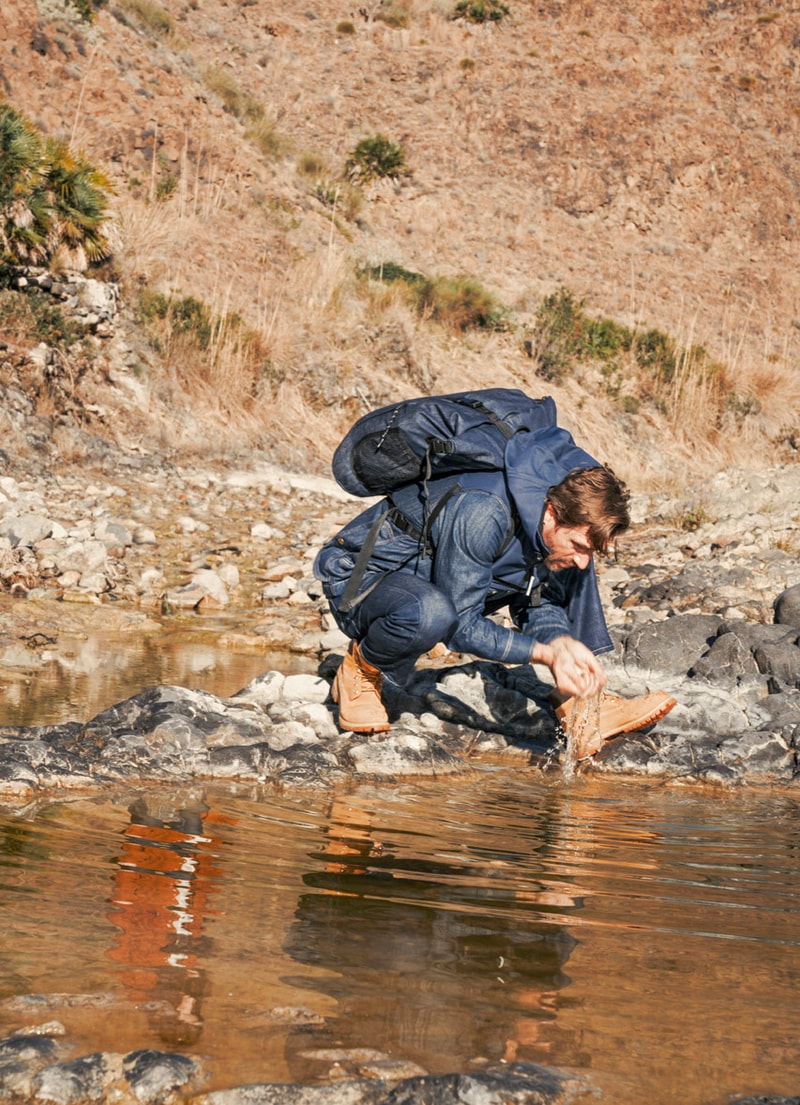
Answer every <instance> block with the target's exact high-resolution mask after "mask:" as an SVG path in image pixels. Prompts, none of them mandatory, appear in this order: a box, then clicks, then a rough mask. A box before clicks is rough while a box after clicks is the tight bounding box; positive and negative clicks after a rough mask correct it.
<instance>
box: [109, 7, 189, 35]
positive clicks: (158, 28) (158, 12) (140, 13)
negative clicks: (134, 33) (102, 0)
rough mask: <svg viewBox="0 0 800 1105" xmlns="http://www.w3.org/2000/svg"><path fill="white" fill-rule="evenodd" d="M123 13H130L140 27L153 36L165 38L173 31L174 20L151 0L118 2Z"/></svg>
mask: <svg viewBox="0 0 800 1105" xmlns="http://www.w3.org/2000/svg"><path fill="white" fill-rule="evenodd" d="M119 4H120V7H121V8H122V9H123V11H127V12H132V13H133V14H134V15H135V16H136V17H137V18H138V20H139V22H140V23H141V24H142V26H143V27H144V28H145V29H146V30H148V31H150V32H152V33H153V34H155V35H159V36H160V37H162V38H167V37H168V36H169V35H171V34H173V33H174V31H175V20H174V19H173V18H172V16H171V15H170V14H169V12H167V11H165V10H164V9H163V8H162V7H160V5H158V4H156V3H154V2H153V0H119Z"/></svg>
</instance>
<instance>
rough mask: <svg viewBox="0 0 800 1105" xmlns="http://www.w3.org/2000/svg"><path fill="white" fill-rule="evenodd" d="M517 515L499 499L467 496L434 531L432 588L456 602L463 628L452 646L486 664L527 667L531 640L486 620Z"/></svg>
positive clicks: (446, 511) (455, 501)
mask: <svg viewBox="0 0 800 1105" xmlns="http://www.w3.org/2000/svg"><path fill="white" fill-rule="evenodd" d="M513 524H514V523H513V519H512V517H511V512H510V510H509V509H508V507H507V505H506V504H505V503H504V502H503V501H502V500H501V499H499V498H498V497H497V496H496V495H492V494H491V493H490V492H486V491H461V492H458V493H457V494H456V495H454V496H453V497H452V499H451V500H450V501H449V502H448V503H447V506H446V507H444V509H443V510H442V512H441V514H440V515H439V517H438V518H437V520H436V523H435V525H434V539H435V544H436V553H435V558H434V565H433V573H432V577H431V578H432V582H433V583H435V584H436V586H437V587H439V588H440V589H441V590H442V591H444V592H445V594H447V595H448V596H449V597H450V598H451V599H452V601H453V604H454V606H455V608H456V611H457V613H458V626H457V628H456V631H455V633H454V634H453V636H452V637H451V638H450V640H449V641H447V642H446V643H447V644H448V645H449V646H450V647H451V648H453V649H454V650H456V651H457V652H469V653H471V654H472V655H473V656H480V657H482V658H483V659H485V660H500V661H502V662H503V663H507V664H527V663H528V662H529V660H530V640H528V639H526V638H525V637H524V636H523V635H522V634H521V633H518V632H516V631H515V630H512V629H508V628H506V627H505V626H502V625H498V624H497V623H496V622H494V621H492V619H490V618H486V617H484V614H483V610H484V605H485V603H486V596H487V595H488V593H489V590H490V589H491V586H492V572H493V569H494V564H495V561H496V559H497V557H498V556H499V554H500V551H501V550H502V548H503V545H504V544H505V542H506V540H507V538H508V534H509V532H510V530H511V527H512V526H513Z"/></svg>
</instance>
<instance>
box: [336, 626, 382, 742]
mask: <svg viewBox="0 0 800 1105" xmlns="http://www.w3.org/2000/svg"><path fill="white" fill-rule="evenodd" d="M382 683H383V677H382V675H381V673H380V672H379V671H378V669H377V668H374V667H373V666H372V664H368V663H367V661H366V660H365V659H364V657H363V656H362V655H361V652H360V651H359V648H358V644H357V643H356V642H355V641H351V643H350V647H349V648H348V650H347V653H346V654H345V658H344V660H342V662H341V664H340V665H339V670H338V671H337V672H336V675H335V677H334V680H333V685H332V687H331V697H332V698H333V701H334V702H336V703H337V704H338V706H339V728H340V729H344V730H346V731H347V732H348V733H385V732H386V731H387V730H388V729H389V715H388V714H387V713H386V710H385V709H384V706H383V702H381V684H382Z"/></svg>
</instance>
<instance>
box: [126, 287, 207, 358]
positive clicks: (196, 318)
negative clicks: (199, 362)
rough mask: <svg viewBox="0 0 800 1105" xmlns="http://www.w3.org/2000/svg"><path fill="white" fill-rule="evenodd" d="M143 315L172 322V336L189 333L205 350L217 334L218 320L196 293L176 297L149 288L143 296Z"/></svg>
mask: <svg viewBox="0 0 800 1105" xmlns="http://www.w3.org/2000/svg"><path fill="white" fill-rule="evenodd" d="M138 314H139V318H140V320H141V321H142V322H145V323H152V322H154V321H155V320H160V321H162V322H166V323H168V324H169V329H170V331H171V334H172V335H179V334H189V335H191V336H192V337H193V339H194V341H195V342H196V343H197V345H198V346H199V347H200V348H201V349H207V348H208V346H209V345H210V343H211V338H212V336H213V333H214V326H215V322H214V320H213V318H212V315H211V311H210V310H209V308H208V307H207V306H206V305H205V303H203V302H202V301H201V300H199V299H195V297H194V296H193V295H189V296H185V297H183V298H181V299H172V298H171V297H170V296H166V295H163V294H162V293H161V292H152V291H149V290H145V291H143V292H142V294H141V296H140V297H139V311H138Z"/></svg>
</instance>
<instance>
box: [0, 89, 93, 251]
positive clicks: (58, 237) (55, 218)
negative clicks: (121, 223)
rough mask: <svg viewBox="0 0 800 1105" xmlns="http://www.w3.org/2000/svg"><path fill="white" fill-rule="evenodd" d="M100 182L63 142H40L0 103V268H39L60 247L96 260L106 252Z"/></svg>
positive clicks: (26, 124) (27, 125) (20, 118)
mask: <svg viewBox="0 0 800 1105" xmlns="http://www.w3.org/2000/svg"><path fill="white" fill-rule="evenodd" d="M109 192H110V185H109V182H108V180H107V179H106V177H105V176H104V175H103V174H102V173H101V172H99V171H98V170H97V169H95V168H94V167H93V166H92V165H90V164H89V163H88V162H87V161H85V160H84V159H83V158H82V157H80V156H77V155H75V154H72V153H71V152H70V150H69V148H68V146H67V144H66V143H64V142H59V141H56V140H55V139H48V140H46V141H45V140H44V139H43V138H42V136H41V135H40V134H39V132H38V131H37V130H36V128H35V127H34V126H33V125H32V124H31V123H29V122H28V121H27V120H26V119H25V118H24V117H23V116H21V115H20V114H19V113H18V112H16V111H15V110H14V109H13V108H12V107H11V106H10V105H9V104H7V103H0V264H4V265H14V264H20V263H23V264H24V263H32V262H33V263H41V262H46V261H48V260H50V259H51V258H52V257H53V255H54V254H55V253H56V251H57V250H58V249H59V248H60V247H62V246H65V247H67V248H68V249H70V250H75V249H78V248H82V249H83V250H84V251H85V253H86V256H87V257H88V258H89V259H90V260H92V261H96V260H99V259H100V258H102V257H104V256H106V255H107V253H108V243H107V240H106V236H105V234H104V231H103V224H104V223H105V221H106V219H107V218H108V201H109Z"/></svg>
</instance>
